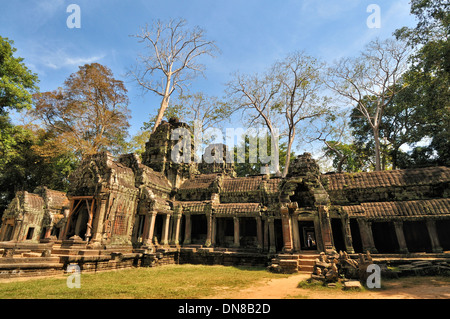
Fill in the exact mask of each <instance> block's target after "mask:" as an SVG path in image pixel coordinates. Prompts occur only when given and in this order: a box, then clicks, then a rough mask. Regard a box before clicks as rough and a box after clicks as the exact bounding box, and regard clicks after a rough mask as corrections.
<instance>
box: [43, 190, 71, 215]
mask: <svg viewBox="0 0 450 319" xmlns="http://www.w3.org/2000/svg"><path fill="white" fill-rule="evenodd" d="M44 199H45V204H46V206H47V208H48V209H55V210H62V209H63V208H68V207H69V199H68V198H67V195H66V193H65V192H60V191H55V190H52V189H48V188H45V194H44Z"/></svg>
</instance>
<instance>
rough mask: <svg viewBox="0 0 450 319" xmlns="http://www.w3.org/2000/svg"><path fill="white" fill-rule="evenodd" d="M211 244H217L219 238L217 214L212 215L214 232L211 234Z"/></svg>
mask: <svg viewBox="0 0 450 319" xmlns="http://www.w3.org/2000/svg"><path fill="white" fill-rule="evenodd" d="M211 236H212V238H211V244H212V245H213V246H215V245H216V238H217V218H216V216H213V217H212V234H211Z"/></svg>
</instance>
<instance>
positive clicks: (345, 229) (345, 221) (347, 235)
mask: <svg viewBox="0 0 450 319" xmlns="http://www.w3.org/2000/svg"><path fill="white" fill-rule="evenodd" d="M341 223H342V234H343V235H344V244H345V250H346V251H347V253H349V254H354V253H355V249H354V248H353V239H352V231H351V229H350V218H348V215H344V216H342V217H341Z"/></svg>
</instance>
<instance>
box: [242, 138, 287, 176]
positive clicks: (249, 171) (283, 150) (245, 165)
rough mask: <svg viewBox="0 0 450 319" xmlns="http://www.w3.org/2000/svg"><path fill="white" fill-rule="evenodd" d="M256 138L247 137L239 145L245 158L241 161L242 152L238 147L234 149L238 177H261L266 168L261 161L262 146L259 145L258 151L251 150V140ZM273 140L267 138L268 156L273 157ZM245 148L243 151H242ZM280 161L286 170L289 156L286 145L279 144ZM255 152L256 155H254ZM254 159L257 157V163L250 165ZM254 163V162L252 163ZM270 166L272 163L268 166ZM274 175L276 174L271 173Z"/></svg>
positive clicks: (257, 146) (282, 167)
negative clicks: (262, 169)
mask: <svg viewBox="0 0 450 319" xmlns="http://www.w3.org/2000/svg"><path fill="white" fill-rule="evenodd" d="M253 138H254V137H249V136H245V139H244V141H243V143H242V144H241V145H239V148H240V149H241V150H243V153H244V158H243V159H240V158H239V156H240V154H241V151H238V147H237V146H235V147H234V157H235V163H236V164H235V171H236V175H237V176H238V177H245V176H250V175H260V174H261V168H262V167H263V166H265V164H263V163H261V160H260V156H259V154H260V151H259V148H260V144H259V143H257V145H256V150H252V149H250V139H253ZM271 143H272V139H271V138H270V137H267V155H268V156H271V154H272V153H271V152H272V144H271ZM242 148H243V149H242ZM278 151H279V155H278V156H279V160H280V168H281V169H284V166H285V165H286V155H287V145H286V143H280V144H279V149H278ZM253 152H254V153H253ZM252 157H255V158H256V159H257V161H256V163H250V159H251V158H252ZM294 157H295V153H294V152H291V158H294ZM240 162H242V163H240ZM252 162H253V161H252ZM268 165H270V163H269V164H268ZM271 173H274V172H271Z"/></svg>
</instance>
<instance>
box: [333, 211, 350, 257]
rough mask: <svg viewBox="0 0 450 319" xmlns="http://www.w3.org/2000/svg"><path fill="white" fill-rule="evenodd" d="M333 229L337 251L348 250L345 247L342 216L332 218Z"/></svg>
mask: <svg viewBox="0 0 450 319" xmlns="http://www.w3.org/2000/svg"><path fill="white" fill-rule="evenodd" d="M331 230H332V232H333V243H334V247H335V249H336V251H337V252H339V251H347V248H346V247H345V239H344V232H343V229H342V220H341V219H340V218H332V219H331Z"/></svg>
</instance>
